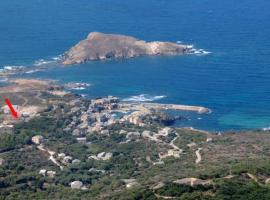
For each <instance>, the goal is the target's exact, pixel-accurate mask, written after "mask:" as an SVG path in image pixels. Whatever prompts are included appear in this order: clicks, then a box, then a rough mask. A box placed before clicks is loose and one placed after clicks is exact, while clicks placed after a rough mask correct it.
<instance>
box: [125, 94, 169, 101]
mask: <svg viewBox="0 0 270 200" xmlns="http://www.w3.org/2000/svg"><path fill="white" fill-rule="evenodd" d="M163 98H166V96H165V95H160V96H151V95H148V94H140V95H137V96H131V97H128V98H124V99H123V101H131V102H145V101H156V100H159V99H163Z"/></svg>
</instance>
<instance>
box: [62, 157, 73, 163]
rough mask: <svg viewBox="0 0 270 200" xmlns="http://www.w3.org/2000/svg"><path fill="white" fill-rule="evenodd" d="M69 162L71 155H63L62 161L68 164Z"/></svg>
mask: <svg viewBox="0 0 270 200" xmlns="http://www.w3.org/2000/svg"><path fill="white" fill-rule="evenodd" d="M71 162H72V157H71V156H65V157H64V158H63V163H65V164H69V163H71Z"/></svg>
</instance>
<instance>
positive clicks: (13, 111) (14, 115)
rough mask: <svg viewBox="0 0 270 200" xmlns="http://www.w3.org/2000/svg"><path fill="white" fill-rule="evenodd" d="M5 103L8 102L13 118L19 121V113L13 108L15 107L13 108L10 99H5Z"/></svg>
mask: <svg viewBox="0 0 270 200" xmlns="http://www.w3.org/2000/svg"><path fill="white" fill-rule="evenodd" d="M5 101H6V104H7V105H8V107H9V110H10V112H11V114H12V116H13V118H15V119H19V116H18V113H17V112H16V110H15V109H14V108H13V106H12V104H11V102H10V101H9V99H8V98H5Z"/></svg>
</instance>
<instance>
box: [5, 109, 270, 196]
mask: <svg viewBox="0 0 270 200" xmlns="http://www.w3.org/2000/svg"><path fill="white" fill-rule="evenodd" d="M61 109H66V108H65V106H62V107H61ZM61 109H60V110H57V111H54V112H58V113H59V114H58V115H57V116H59V117H58V118H57V119H55V118H52V117H48V116H51V115H50V114H49V113H50V112H51V111H50V109H48V110H47V112H48V113H46V117H45V114H44V116H41V117H38V118H35V119H32V120H30V121H29V122H27V123H21V124H17V125H16V126H15V129H14V133H13V134H7V133H6V134H0V157H1V158H3V159H4V160H5V162H4V164H3V165H2V166H0V199H5V200H6V199H112V200H114V199H115V200H116V199H119V200H124V199H125V200H137V199H138V200H139V199H149V200H154V199H162V198H161V197H160V198H159V197H158V196H167V197H175V198H176V199H179V200H231V199H232V200H234V199H235V200H236V199H237V200H238V199H240V200H242V199H243V200H254V199H255V200H256V199H258V200H264V199H265V200H266V199H267V200H268V199H270V187H269V185H267V184H265V180H266V179H267V178H268V177H270V161H269V159H266V158H267V155H268V154H269V151H267V146H268V145H269V143H267V141H266V140H265V139H264V140H259V139H258V138H260V137H262V135H259V134H258V135H256V133H254V134H253V135H256V137H257V139H258V140H254V143H252V142H249V143H244V144H243V142H242V140H241V138H240V139H239V138H237V137H238V136H237V135H235V134H234V135H233V136H231V135H228V136H226V137H224V138H220V139H219V138H216V139H215V140H214V142H213V143H211V144H207V145H206V144H205V142H204V141H205V140H206V138H207V136H206V135H205V134H203V133H200V132H196V131H188V130H181V129H179V130H177V132H178V134H179V136H180V137H179V139H177V140H176V141H175V143H174V144H175V145H177V146H179V147H180V148H183V149H184V150H185V153H184V154H183V155H181V157H180V158H172V157H169V158H166V159H165V160H164V162H165V163H164V164H163V165H153V164H152V163H150V162H149V161H147V159H146V157H147V156H149V157H150V158H151V159H152V160H153V161H156V160H157V158H158V152H161V151H166V150H167V146H166V145H159V144H158V143H155V142H150V141H148V140H140V141H136V140H133V141H131V142H129V143H121V142H124V141H125V140H126V138H125V135H120V134H119V131H120V130H126V131H128V132H134V131H139V132H142V131H143V130H145V129H147V130H152V131H157V127H144V128H142V127H137V126H134V125H130V124H124V125H120V124H117V125H114V126H111V127H109V128H108V130H109V131H110V135H109V136H106V135H100V134H90V135H87V141H89V142H90V143H86V144H80V143H78V142H77V140H76V138H75V137H74V136H72V134H70V133H67V132H64V131H63V129H64V127H66V124H68V123H69V117H68V116H66V117H61V114H60V113H61ZM34 135H42V136H44V137H45V138H46V139H47V140H46V142H45V145H46V147H48V148H49V149H50V150H53V151H56V152H58V153H60V152H61V153H65V154H66V155H70V156H72V157H73V158H76V159H79V160H81V162H80V163H77V164H70V165H69V166H66V167H65V168H64V170H62V171H61V170H60V169H59V168H58V167H57V166H55V165H54V164H53V163H52V162H51V161H50V160H48V155H47V154H46V153H44V152H42V151H40V150H38V149H37V148H36V147H35V146H34V145H33V144H31V137H32V136H34ZM246 137H251V136H248V135H247V136H246ZM172 138H174V136H173V135H171V136H169V137H168V138H167V139H168V142H169V141H170V140H171V139H172ZM250 141H253V140H250ZM262 141H263V142H262ZM191 142H196V144H197V146H196V147H195V149H197V148H198V147H202V148H203V152H202V157H203V161H202V163H200V164H199V165H196V164H195V162H194V160H195V153H194V149H192V148H188V147H187V144H189V143H191ZM259 142H261V144H260V145H262V148H263V149H264V150H265V151H264V152H263V153H262V152H261V151H260V152H259V153H257V150H256V149H255V150H253V149H252V147H253V146H254V145H259ZM226 145H232V146H230V149H228V148H227V146H226ZM241 145H242V146H241ZM243 145H249V146H248V147H250V148H249V149H248V150H246V146H243ZM234 146H236V147H235V148H237V150H238V149H241V151H239V152H238V153H235V152H236V150H235V149H234V148H233V147H234ZM220 149H221V150H222V151H220V153H219V150H220ZM225 150H226V152H225ZM247 151H250V153H249V154H248V153H247ZM100 152H112V153H113V157H112V159H111V160H107V161H97V160H91V159H88V157H89V155H95V154H97V153H100ZM224 152H225V153H224ZM231 152H232V153H231ZM230 153H231V154H230ZM227 154H229V155H234V157H232V158H231V156H228V157H226V156H227ZM243 155H246V157H244V156H243ZM249 155H251V156H249ZM218 156H220V157H221V158H220V157H218ZM240 156H242V158H241V157H240ZM205 160H206V161H205ZM91 168H94V169H97V170H105V173H102V172H95V171H89V169H91ZM40 169H47V170H54V171H56V176H55V177H54V178H49V177H43V176H41V175H39V174H38V173H39V170H40ZM247 173H250V174H253V175H254V176H255V177H256V178H257V182H255V181H254V180H252V179H251V178H249V177H247V175H246V174H247ZM229 174H233V175H234V178H230V179H225V178H224V177H225V176H227V175H229ZM186 177H197V178H200V179H203V180H212V182H213V184H211V185H205V186H202V185H196V186H193V187H192V186H189V185H179V184H175V183H173V181H174V180H176V179H181V178H186ZM130 178H135V179H136V180H137V181H138V183H139V185H138V186H136V187H132V188H130V189H128V188H126V185H125V184H124V183H123V181H121V179H130ZM75 180H80V181H82V182H83V183H84V185H86V186H87V187H88V190H85V191H83V190H72V189H71V188H70V185H69V184H70V182H72V181H75ZM159 182H164V183H165V186H163V187H162V188H159V189H156V190H153V189H152V187H153V186H155V185H157V184H158V183H159Z"/></svg>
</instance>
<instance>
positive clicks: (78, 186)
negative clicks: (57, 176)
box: [70, 181, 83, 189]
mask: <svg viewBox="0 0 270 200" xmlns="http://www.w3.org/2000/svg"><path fill="white" fill-rule="evenodd" d="M82 186H83V183H82V182H81V181H73V182H71V183H70V187H71V188H72V189H81V188H82Z"/></svg>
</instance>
